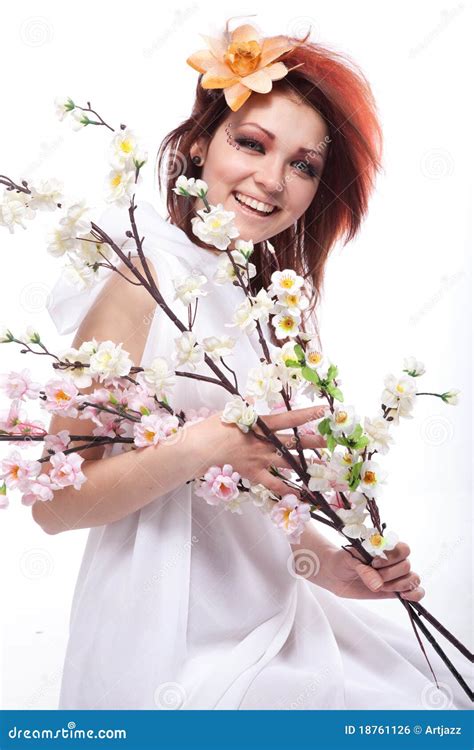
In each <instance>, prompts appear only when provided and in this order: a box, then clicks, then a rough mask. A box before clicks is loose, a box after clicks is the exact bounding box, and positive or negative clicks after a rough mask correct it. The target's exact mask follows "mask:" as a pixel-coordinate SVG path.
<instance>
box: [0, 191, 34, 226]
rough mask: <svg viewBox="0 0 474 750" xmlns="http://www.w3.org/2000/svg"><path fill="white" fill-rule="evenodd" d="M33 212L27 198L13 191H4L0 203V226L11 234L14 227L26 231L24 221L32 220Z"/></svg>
mask: <svg viewBox="0 0 474 750" xmlns="http://www.w3.org/2000/svg"><path fill="white" fill-rule="evenodd" d="M35 216H36V214H35V211H33V209H32V208H30V206H29V201H28V196H27V195H26V194H25V193H17V192H15V191H13V190H5V191H4V192H3V195H2V201H1V203H0V226H4V227H7V229H8V231H9V232H10V234H13V233H14V231H15V227H17V226H19V227H22V229H26V226H25V223H24V222H25V221H26V220H27V219H28V220H30V219H34V217H35Z"/></svg>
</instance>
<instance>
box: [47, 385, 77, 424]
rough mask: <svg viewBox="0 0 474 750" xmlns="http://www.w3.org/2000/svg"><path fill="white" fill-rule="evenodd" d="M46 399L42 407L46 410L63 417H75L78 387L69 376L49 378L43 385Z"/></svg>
mask: <svg viewBox="0 0 474 750" xmlns="http://www.w3.org/2000/svg"><path fill="white" fill-rule="evenodd" d="M44 392H45V394H46V401H45V402H44V408H45V409H46V410H47V411H51V412H54V413H55V414H60V415H61V416H63V417H77V413H78V412H77V409H76V405H77V404H78V400H77V394H78V393H79V391H78V389H77V388H76V386H75V385H74V381H73V380H72V379H71V378H61V379H60V380H50V381H48V383H47V384H46V386H45V389H44Z"/></svg>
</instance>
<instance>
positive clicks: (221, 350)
mask: <svg viewBox="0 0 474 750" xmlns="http://www.w3.org/2000/svg"><path fill="white" fill-rule="evenodd" d="M202 345H203V348H204V351H205V352H206V354H208V355H209V356H210V357H211V359H212V360H213V361H214V362H218V361H219V360H220V358H221V357H227V356H228V355H229V354H231V353H232V350H233V348H234V346H235V339H234V338H233V337H232V336H207V337H206V338H204V339H203V340H202Z"/></svg>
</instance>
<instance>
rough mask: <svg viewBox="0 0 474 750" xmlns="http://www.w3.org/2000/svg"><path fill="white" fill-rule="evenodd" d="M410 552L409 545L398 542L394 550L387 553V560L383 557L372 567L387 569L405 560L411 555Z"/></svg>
mask: <svg viewBox="0 0 474 750" xmlns="http://www.w3.org/2000/svg"><path fill="white" fill-rule="evenodd" d="M410 551H411V550H410V547H409V546H408V544H405V542H398V544H396V545H395V547H394V548H393V549H391V550H390V551H389V552H385V554H386V555H387V559H386V560H384V559H383V557H377V558H376V559H375V560H374V561H373V563H372V565H373V566H374V568H386V567H387V566H388V565H393V564H394V563H397V562H401V561H402V560H405V558H407V557H408V555H409V554H410Z"/></svg>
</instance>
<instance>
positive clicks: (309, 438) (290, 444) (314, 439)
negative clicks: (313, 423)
mask: <svg viewBox="0 0 474 750" xmlns="http://www.w3.org/2000/svg"><path fill="white" fill-rule="evenodd" d="M275 437H277V438H278V440H279V441H280V442H281V443H283V445H284V446H285V448H288V450H290V451H294V450H296V438H295V436H294V434H291V433H289V432H288V433H286V432H277V433H275ZM299 439H300V443H301V447H302V448H325V447H326V445H327V443H326V439H325V438H324V437H323V436H322V435H299Z"/></svg>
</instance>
